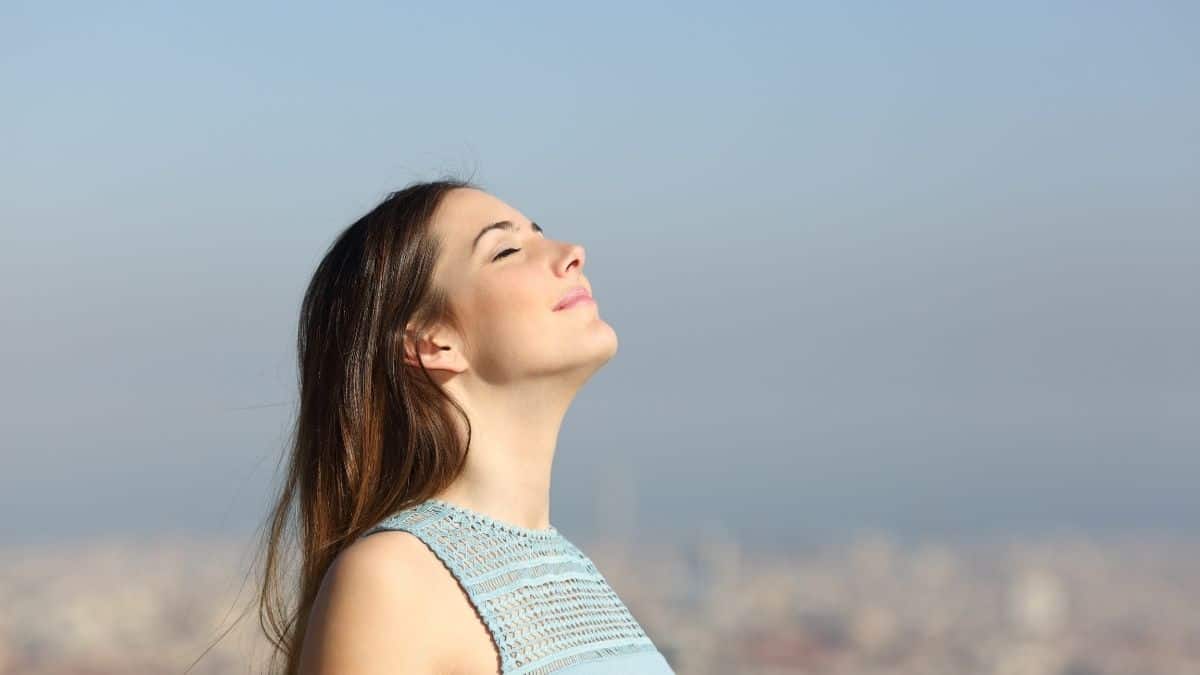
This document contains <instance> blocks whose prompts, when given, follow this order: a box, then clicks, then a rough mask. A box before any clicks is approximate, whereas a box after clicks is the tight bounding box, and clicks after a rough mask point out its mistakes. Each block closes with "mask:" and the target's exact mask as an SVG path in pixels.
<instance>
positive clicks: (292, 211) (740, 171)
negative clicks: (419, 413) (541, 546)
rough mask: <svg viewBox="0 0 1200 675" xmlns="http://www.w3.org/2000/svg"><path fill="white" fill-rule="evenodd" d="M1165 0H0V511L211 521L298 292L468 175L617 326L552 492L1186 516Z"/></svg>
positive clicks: (247, 521)
mask: <svg viewBox="0 0 1200 675" xmlns="http://www.w3.org/2000/svg"><path fill="white" fill-rule="evenodd" d="M1197 26H1200V6H1197V5H1195V4H1193V3H1184V2H1148V3H1127V4H1115V3H1114V4H1096V3H1082V2H1075V3H1071V2H1068V3H1054V4H1053V5H1048V6H1047V5H1043V4H1041V3H1034V2H1013V3H1002V4H987V5H979V4H972V5H956V4H951V3H933V2H923V3H905V4H904V5H902V6H901V5H888V4H885V3H838V4H836V5H834V4H829V5H825V6H815V5H808V4H800V5H793V4H783V3H779V4H774V3H758V4H740V5H737V6H733V5H724V4H713V3H688V4H682V3H680V4H674V5H665V4H664V5H646V4H636V5H634V4H620V3H617V4H611V3H610V4H605V5H603V6H575V5H570V6H567V5H560V4H550V3H546V4H536V5H522V6H511V5H506V6H496V5H487V4H478V5H475V4H461V3H460V4H457V5H443V6H437V5H429V6H405V7H396V6H392V5H391V4H388V3H357V4H355V5H354V6H352V7H351V6H347V5H333V4H328V5H316V4H306V5H295V4H287V5H285V4H282V3H278V4H257V5H246V4H236V5H235V4H233V3H225V2H213V3H206V4H204V5H203V6H188V7H184V6H177V5H166V4H155V3H129V4H122V5H121V6H113V5H91V4H85V3H58V4H53V5H48V4H33V3H23V4H22V3H18V4H9V5H6V6H5V7H4V8H3V9H0V77H2V78H3V82H4V84H5V90H6V96H5V105H4V106H2V107H0V123H2V124H0V128H3V129H4V132H3V133H2V134H0V139H2V140H0V143H2V146H0V151H2V153H3V156H4V157H5V158H6V161H4V162H2V163H0V180H2V181H3V184H4V186H5V188H4V193H5V197H4V199H0V227H3V240H2V245H0V283H2V284H3V287H4V288H5V289H6V290H5V292H4V293H3V296H2V297H3V303H4V304H3V309H4V311H3V312H2V315H0V316H2V318H0V321H2V322H3V323H2V324H0V329H2V330H3V334H4V346H5V348H4V349H3V350H0V359H2V361H0V367H2V368H3V371H4V372H5V373H6V377H5V378H4V384H3V385H0V409H2V410H3V418H2V424H3V428H4V431H5V440H4V444H3V448H4V470H3V471H0V511H2V512H3V513H4V514H5V515H4V516H3V519H4V520H3V522H2V524H0V527H2V528H3V530H4V531H5V533H6V540H9V541H19V540H34V539H44V538H58V537H62V538H72V537H81V536H88V535H92V534H100V533H108V532H146V533H150V532H164V531H184V532H225V531H237V532H244V531H249V530H251V529H253V528H255V527H257V526H259V525H260V524H261V521H262V520H263V518H265V515H266V513H265V509H266V507H267V499H268V497H269V496H270V494H269V493H270V491H271V484H270V483H271V481H272V479H273V478H274V472H275V470H276V462H277V459H278V457H279V454H280V452H281V450H282V449H283V444H284V443H285V442H286V440H287V439H286V434H287V431H288V427H289V425H290V423H291V419H292V414H293V407H294V404H293V401H294V397H295V373H294V369H295V366H294V363H293V361H294V343H295V324H296V319H297V312H298V308H299V300H300V295H301V293H302V291H303V288H304V286H305V284H306V283H307V281H308V278H309V276H310V275H311V273H312V271H313V269H314V267H315V265H316V263H317V261H318V260H319V259H320V257H321V255H322V254H323V253H324V251H325V249H326V247H327V246H328V245H329V244H330V243H331V242H332V240H333V238H334V237H335V236H336V235H337V234H338V233H339V232H340V231H341V230H342V229H344V228H345V227H346V226H348V225H349V224H350V223H351V222H353V220H355V219H356V218H357V217H358V216H360V215H361V214H362V213H364V212H365V211H366V210H368V209H370V208H371V207H372V206H374V205H375V204H376V203H377V202H378V201H379V200H380V199H382V198H383V197H384V196H385V195H386V194H387V193H388V192H389V191H391V190H395V189H399V188H400V187H402V186H404V185H405V184H407V183H409V182H411V181H414V180H428V179H433V178H437V177H439V176H440V175H442V174H443V173H447V172H449V173H456V174H459V175H462V176H470V177H473V178H474V179H475V180H477V181H478V182H480V183H481V184H482V185H483V187H484V188H485V189H487V190H489V191H490V192H492V193H493V194H496V195H497V196H499V197H500V198H501V199H503V200H505V201H507V202H508V203H510V204H512V205H513V206H514V207H516V208H517V209H519V210H521V211H522V212H523V213H524V214H525V215H527V216H529V217H531V218H533V219H535V220H537V221H538V223H539V224H541V225H542V226H543V227H544V228H545V230H546V233H547V235H548V236H551V237H555V238H558V239H563V240H569V241H575V242H578V243H581V244H583V245H584V246H585V247H586V249H587V262H586V266H585V273H586V274H587V275H588V277H589V279H590V280H591V283H592V287H593V289H594V292H595V295H596V298H597V300H598V304H599V307H600V312H601V315H602V316H603V317H604V319H605V320H606V321H608V322H609V323H610V324H612V326H613V327H614V328H615V330H616V332H617V333H618V335H619V339H620V348H619V351H618V354H617V355H616V357H615V358H614V359H613V361H612V362H610V363H609V364H608V365H607V366H606V367H605V368H604V369H602V370H601V371H600V372H599V373H598V374H597V375H596V376H595V377H594V378H593V380H592V381H591V382H590V383H589V384H588V385H587V386H586V387H585V388H584V389H583V390H582V391H581V392H580V394H579V396H578V398H577V399H576V401H575V402H574V404H573V406H572V408H571V410H570V411H569V412H568V414H567V417H566V420H565V422H564V427H563V431H562V434H561V435H560V437H559V446H558V454H557V457H556V459H555V473H554V484H553V488H552V509H551V518H552V521H553V522H554V523H555V524H556V526H558V527H559V529H561V530H563V531H564V532H568V533H571V532H573V531H577V530H585V529H588V528H593V527H598V526H599V525H598V523H599V521H600V520H602V519H603V517H604V516H602V515H597V514H607V513H611V512H613V509H612V508H611V505H605V504H600V505H597V504H596V503H595V501H596V500H599V499H603V497H604V496H606V495H608V494H611V493H612V491H613V490H620V491H621V494H628V495H630V498H631V500H632V504H631V506H629V507H628V508H627V509H626V510H625V511H623V512H622V513H623V515H622V516H621V517H622V518H623V519H624V520H625V521H629V522H632V523H635V524H636V527H638V528H645V530H646V531H651V530H653V531H670V530H676V529H681V528H682V529H694V528H705V527H712V526H714V525H720V526H722V527H726V528H728V529H730V530H732V531H735V532H738V533H739V534H740V535H744V536H745V537H746V538H748V539H751V540H759V541H779V540H781V539H788V538H793V537H794V538H795V539H796V540H797V541H799V540H803V539H804V538H807V537H818V538H823V537H827V536H830V535H834V534H836V533H839V532H844V531H848V530H851V529H869V528H881V529H886V530H889V531H894V532H899V533H907V534H912V535H914V536H922V535H943V534H971V533H981V532H1041V531H1045V530H1047V529H1056V528H1064V529H1072V528H1078V529H1083V530H1093V531H1099V530H1113V529H1136V530H1146V529H1170V530H1178V531H1184V532H1188V533H1192V534H1196V533H1200V526H1198V520H1197V518H1196V516H1197V514H1200V490H1197V488H1196V484H1197V479H1198V478H1200V453H1198V452H1197V449H1198V445H1200V423H1198V421H1197V414H1196V413H1197V411H1198V410H1200V365H1198V361H1197V358H1196V348H1195V345H1196V344H1200V318H1198V314H1197V312H1196V299H1197V298H1198V297H1200V226H1198V223H1200V197H1198V195H1200V191H1198V190H1197V188H1196V186H1197V185H1200V161H1198V158H1200V39H1198V37H1200V36H1198V35H1197Z"/></svg>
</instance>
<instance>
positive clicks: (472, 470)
mask: <svg viewBox="0 0 1200 675" xmlns="http://www.w3.org/2000/svg"><path fill="white" fill-rule="evenodd" d="M453 384H457V383H453ZM447 389H448V390H454V389H455V388H454V387H450V386H448V387H447ZM457 389H458V390H457V391H451V394H452V395H453V396H454V398H455V400H456V401H458V402H459V404H460V405H462V407H463V409H464V410H465V411H466V413H467V416H468V418H469V419H470V420H471V445H470V448H469V449H468V451H467V461H466V465H465V466H464V468H463V471H462V473H461V474H460V475H459V476H458V477H457V478H456V479H455V480H454V482H453V483H451V484H450V486H449V487H447V488H446V489H444V490H442V491H441V492H440V493H438V494H436V495H434V496H435V497H437V498H438V499H442V500H444V501H447V502H450V503H453V504H458V505H460V506H463V507H466V508H468V509H472V510H475V511H479V512H481V513H485V514H487V515H489V516H492V517H493V518H496V519H498V520H502V521H505V522H509V523H512V524H514V525H517V526H519V527H525V528H530V529H545V528H547V527H549V526H550V524H551V523H550V479H551V473H552V468H553V464H554V453H555V448H556V446H557V445H558V433H559V430H560V429H561V428H562V420H563V417H564V416H565V415H566V411H567V408H568V407H569V406H570V401H571V398H573V396H574V391H575V388H572V389H571V390H570V391H563V390H562V389H561V383H560V384H559V387H558V388H556V387H554V386H552V385H549V384H546V383H545V382H543V383H541V384H538V385H527V386H523V387H513V386H511V385H508V386H505V387H504V388H503V389H497V388H494V387H483V386H480V385H479V384H478V383H476V385H475V386H473V387H472V388H471V390H468V391H463V390H462V389H463V387H459V388H457ZM454 414H455V419H456V421H457V423H458V424H459V426H460V432H461V438H462V439H463V440H464V441H465V440H466V426H465V425H464V424H463V423H462V419H461V416H460V415H458V414H457V411H454Z"/></svg>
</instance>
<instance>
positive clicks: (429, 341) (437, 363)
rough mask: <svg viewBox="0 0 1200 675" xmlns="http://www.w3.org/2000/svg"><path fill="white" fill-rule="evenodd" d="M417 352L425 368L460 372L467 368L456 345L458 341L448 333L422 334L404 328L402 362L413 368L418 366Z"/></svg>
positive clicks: (419, 365)
mask: <svg viewBox="0 0 1200 675" xmlns="http://www.w3.org/2000/svg"><path fill="white" fill-rule="evenodd" d="M418 353H420V355H421V361H422V362H423V363H424V364H425V368H426V369H429V370H448V371H451V372H455V373H461V372H462V371H464V370H466V369H467V362H466V359H465V358H463V354H462V350H461V349H460V348H459V347H458V342H457V341H456V340H455V339H454V337H453V336H452V335H449V334H444V333H436V334H429V335H424V336H422V335H418V334H417V333H416V332H415V331H413V330H411V329H409V330H405V331H404V363H406V364H408V365H410V366H412V367H414V368H420V367H421V364H420V363H418V362H417V354H418Z"/></svg>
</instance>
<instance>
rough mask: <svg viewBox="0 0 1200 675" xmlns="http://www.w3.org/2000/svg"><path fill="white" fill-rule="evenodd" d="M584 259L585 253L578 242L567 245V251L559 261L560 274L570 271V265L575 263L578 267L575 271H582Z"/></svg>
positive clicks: (585, 257)
mask: <svg viewBox="0 0 1200 675" xmlns="http://www.w3.org/2000/svg"><path fill="white" fill-rule="evenodd" d="M586 259H587V254H586V252H585V251H584V249H583V246H580V245H579V244H571V245H570V246H568V247H567V252H566V254H565V255H564V256H563V259H562V261H561V262H560V263H559V272H560V273H561V274H566V273H567V272H570V271H571V266H572V265H575V266H577V267H578V268H579V270H577V271H582V270H583V263H584V261H585V260H586Z"/></svg>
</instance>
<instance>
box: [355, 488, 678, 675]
mask: <svg viewBox="0 0 1200 675" xmlns="http://www.w3.org/2000/svg"><path fill="white" fill-rule="evenodd" d="M381 530H404V531H406V532H409V533H411V534H413V535H414V536H416V537H417V538H418V539H420V540H421V541H422V542H424V543H425V545H426V546H427V547H429V549H430V550H432V551H433V553H434V554H435V555H437V557H438V558H439V559H440V560H441V561H442V563H443V564H444V565H445V566H446V567H447V568H448V569H449V570H450V573H451V574H453V575H454V578H455V579H456V580H457V581H458V583H459V585H460V586H461V587H462V588H463V590H464V591H466V594H467V597H468V598H469V599H470V601H471V604H472V605H474V607H475V610H476V611H477V612H478V613H479V616H480V618H482V619H483V623H484V624H485V625H486V626H487V629H488V632H489V633H491V635H492V639H493V641H494V642H495V644H496V646H497V648H498V651H499V652H500V672H501V673H505V674H506V675H507V674H509V673H515V674H520V675H546V674H547V673H556V674H557V673H569V675H601V674H604V673H622V674H623V675H674V673H675V671H673V670H672V669H671V666H670V665H669V664H668V662H667V660H666V657H664V656H663V655H662V653H661V652H659V651H658V649H657V648H656V647H655V645H654V643H653V642H651V640H650V638H649V637H648V636H647V635H646V632H645V631H644V630H642V627H641V625H639V624H638V622H637V620H636V619H634V618H633V616H632V615H631V614H630V612H629V609H628V608H627V607H626V606H625V603H624V602H622V601H621V599H620V598H619V597H617V594H616V592H615V591H614V590H613V589H612V587H611V586H609V584H608V581H607V580H606V579H605V578H604V576H603V575H602V574H600V571H599V570H597V569H596V566H595V565H594V564H592V561H591V559H589V558H588V557H587V556H586V555H584V553H583V552H582V551H580V550H579V549H578V548H576V547H575V545H574V544H572V543H571V542H570V541H568V540H567V538H566V537H564V536H563V535H562V534H561V533H559V531H558V530H557V529H555V528H554V526H550V527H549V528H547V529H544V530H538V529H529V528H523V527H517V526H516V525H511V524H509V523H505V522H503V521H499V520H496V519H494V518H492V517H490V516H487V515H486V514H483V513H480V512H478V511H473V510H469V509H467V508H465V507H461V506H458V505H457V504H451V503H449V502H446V501H442V500H440V499H428V500H426V501H424V502H421V503H420V504H417V505H415V506H410V507H408V508H406V509H402V510H400V511H397V512H396V513H394V514H392V515H391V516H388V517H387V518H386V519H384V520H383V521H381V522H380V523H379V524H377V525H375V526H373V527H372V528H370V529H369V530H367V531H366V532H364V533H363V535H362V536H363V537H365V536H367V535H370V534H373V533H375V532H379V531H381Z"/></svg>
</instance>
